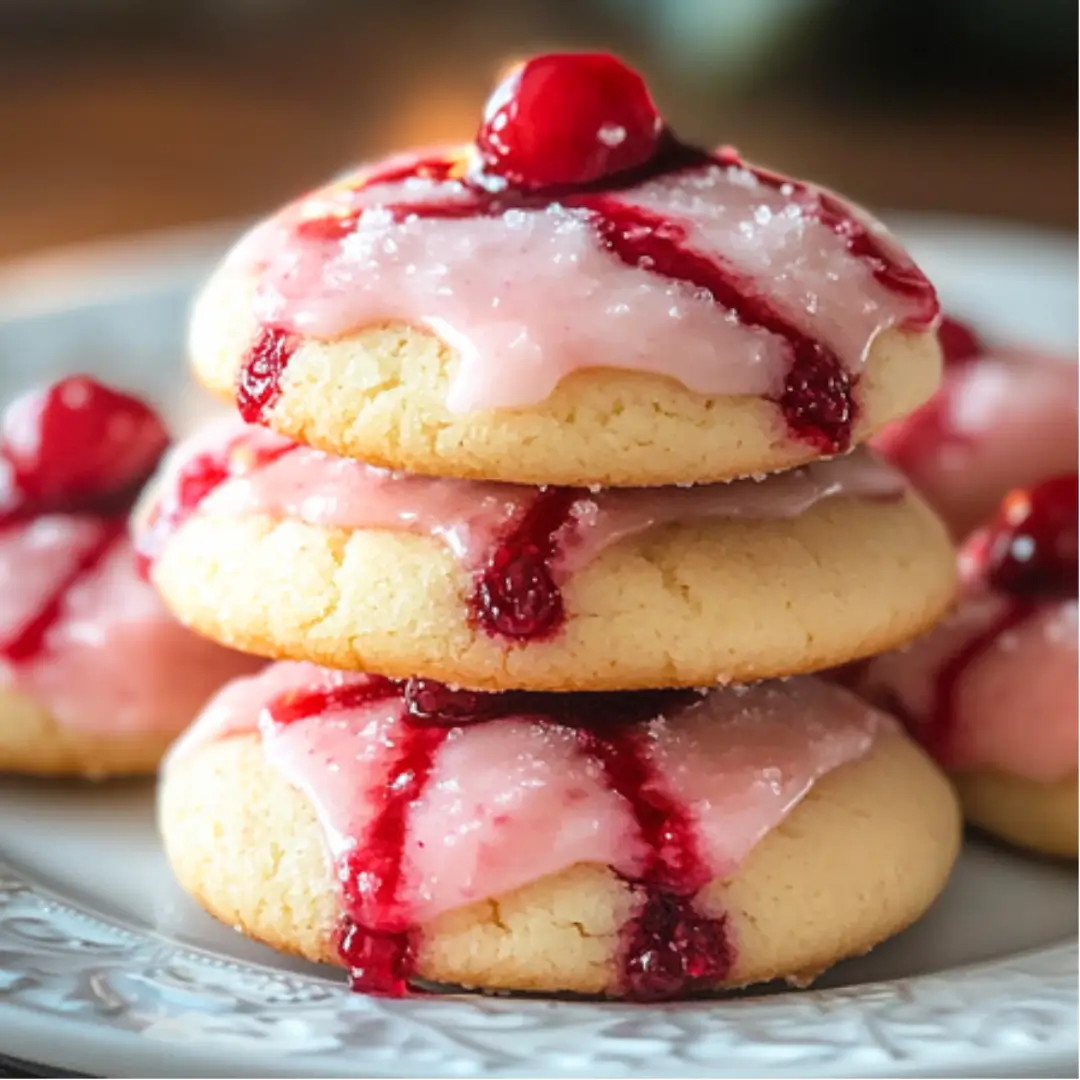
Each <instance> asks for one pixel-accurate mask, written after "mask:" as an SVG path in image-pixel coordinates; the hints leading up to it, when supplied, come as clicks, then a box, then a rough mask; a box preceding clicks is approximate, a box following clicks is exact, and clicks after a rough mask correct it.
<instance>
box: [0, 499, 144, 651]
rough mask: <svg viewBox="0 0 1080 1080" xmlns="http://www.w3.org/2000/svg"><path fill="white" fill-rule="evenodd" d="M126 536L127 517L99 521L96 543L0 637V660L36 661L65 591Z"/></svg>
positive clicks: (103, 558) (122, 515) (99, 562)
mask: <svg viewBox="0 0 1080 1080" xmlns="http://www.w3.org/2000/svg"><path fill="white" fill-rule="evenodd" d="M126 535H127V515H126V514H121V515H119V516H118V517H114V518H109V519H105V520H103V521H102V531H101V535H100V536H99V537H98V539H97V540H96V541H95V542H94V543H93V544H91V545H90V547H88V548H87V549H86V551H85V552H83V554H82V556H81V557H80V558H79V559H78V560H76V562H75V564H74V566H72V568H71V570H70V571H69V572H68V573H67V574H66V575H65V576H64V577H63V578H62V579H61V580H60V581H59V582H58V583H57V585H56V586H55V587H54V588H53V590H52V591H51V592H49V593H48V594H47V595H46V596H45V597H44V598H43V599H42V601H41V604H40V606H39V607H38V609H37V611H36V612H34V614H33V615H32V616H31V617H30V618H29V619H27V620H26V622H24V623H22V624H21V625H20V626H18V627H17V628H16V629H15V631H14V632H13V633H11V634H10V635H9V636H8V637H6V638H5V637H0V659H3V660H6V661H7V662H8V663H10V664H25V663H28V662H30V661H32V660H34V659H36V658H37V657H39V656H40V655H41V654H42V653H43V652H44V651H45V649H46V638H47V637H48V633H49V631H50V630H51V629H52V628H53V627H54V626H55V625H56V624H57V622H58V621H59V619H60V616H61V615H62V614H63V610H64V600H65V598H66V597H67V594H68V591H69V590H70V589H71V588H72V587H73V586H74V585H75V584H76V583H77V582H79V581H81V580H82V579H83V578H84V577H86V576H87V575H89V574H91V573H93V572H94V570H95V569H96V568H97V567H98V566H100V565H101V563H102V562H104V560H105V558H106V557H107V556H108V554H109V552H110V551H111V550H112V549H113V547H114V546H115V545H116V544H117V543H119V542H120V541H121V540H122V539H123V538H124V537H125V536H126Z"/></svg>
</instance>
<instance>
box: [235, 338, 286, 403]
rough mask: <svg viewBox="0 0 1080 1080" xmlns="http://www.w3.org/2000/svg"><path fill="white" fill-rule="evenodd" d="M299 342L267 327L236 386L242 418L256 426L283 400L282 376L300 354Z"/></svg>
mask: <svg viewBox="0 0 1080 1080" xmlns="http://www.w3.org/2000/svg"><path fill="white" fill-rule="evenodd" d="M298 344H299V339H298V338H297V337H296V336H295V335H294V334H287V333H285V332H284V331H283V330H275V329H274V328H273V327H269V326H267V327H263V329H261V330H260V331H259V335H258V337H257V338H256V339H255V341H254V343H253V344H252V345H251V347H250V348H249V349H248V351H247V354H246V355H245V357H244V361H243V364H242V365H241V367H240V378H239V381H238V382H237V384H236V407H237V409H239V411H240V415H241V416H242V417H243V418H244V419H245V420H246V421H247V422H248V423H249V424H255V423H258V422H259V421H261V420H264V419H265V418H266V414H267V412H268V411H269V410H270V409H272V408H273V407H274V405H275V404H276V403H277V400H278V398H280V397H281V376H282V373H283V372H284V371H285V368H286V366H287V365H288V363H289V361H290V360H291V359H292V355H293V353H294V352H296V347H297V345H298Z"/></svg>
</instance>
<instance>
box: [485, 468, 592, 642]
mask: <svg viewBox="0 0 1080 1080" xmlns="http://www.w3.org/2000/svg"><path fill="white" fill-rule="evenodd" d="M582 495H583V492H582V491H581V490H580V489H578V488H559V487H550V488H544V489H543V490H542V491H540V492H538V493H537V495H536V498H534V499H533V501H532V503H531V504H530V505H529V507H528V508H527V509H526V511H525V513H524V514H523V515H522V516H521V518H520V520H519V521H517V522H516V523H514V524H513V525H512V526H511V528H510V529H509V531H508V532H507V533H506V534H505V535H504V536H503V537H502V539H501V540H500V541H499V542H498V543H497V544H496V546H495V549H494V551H492V553H491V555H490V556H489V557H488V558H487V559H486V561H485V563H484V565H483V566H482V567H481V569H480V570H479V572H478V573H477V575H476V587H475V589H474V591H473V595H472V597H471V600H470V606H471V608H472V616H473V620H474V621H475V622H476V623H477V624H478V625H479V626H481V627H482V628H483V629H484V630H486V631H487V632H488V633H489V634H492V635H497V636H500V637H507V638H510V639H511V640H514V641H536V640H540V639H542V638H545V637H549V636H550V635H552V634H554V633H555V632H556V631H557V630H558V629H559V627H560V626H561V625H562V622H563V618H564V616H565V609H564V607H563V598H562V592H561V591H560V589H559V587H558V585H557V584H556V583H555V579H554V576H553V567H554V563H555V560H556V558H557V556H558V555H559V553H560V551H561V544H560V541H565V540H567V539H569V537H568V535H567V533H568V531H569V529H570V527H571V525H572V522H573V515H572V511H573V507H574V503H575V502H576V501H577V500H578V499H579V498H580V497H581V496H582Z"/></svg>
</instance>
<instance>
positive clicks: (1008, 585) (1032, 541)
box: [921, 474, 1077, 764]
mask: <svg viewBox="0 0 1080 1080" xmlns="http://www.w3.org/2000/svg"><path fill="white" fill-rule="evenodd" d="M969 543H970V544H972V545H974V547H975V557H976V559H977V565H978V569H979V573H980V574H982V575H983V577H984V578H985V580H986V582H987V584H988V585H989V587H990V588H991V589H993V590H994V591H995V592H997V593H999V594H1003V595H1005V596H1006V597H1008V604H1007V605H1006V606H1005V608H1004V610H1003V611H1002V612H1001V614H1000V615H999V616H998V617H997V618H996V619H995V620H994V621H993V622H991V624H990V625H989V626H987V627H986V628H985V629H984V630H983V631H982V632H981V633H979V634H977V635H976V636H975V637H974V638H972V639H971V640H970V641H968V642H967V643H966V644H965V645H964V646H963V648H961V649H960V650H959V651H958V652H956V653H955V654H954V655H953V656H951V657H949V659H948V660H947V661H946V662H945V663H944V664H943V665H942V667H941V668H940V670H939V671H938V673H937V678H936V681H935V686H934V703H933V708H932V710H931V713H930V718H929V721H928V723H927V724H926V726H925V728H924V729H923V733H922V736H921V737H922V740H923V742H924V743H925V744H926V746H927V749H928V750H929V751H930V752H931V753H932V754H934V755H935V757H936V758H937V759H938V760H939V761H942V762H944V763H945V764H948V763H949V762H950V760H951V757H952V753H951V740H952V732H953V730H954V729H955V727H956V722H955V717H956V713H957V700H958V694H959V688H960V686H961V685H962V681H963V677H964V673H965V672H966V671H967V670H968V668H969V667H970V666H971V665H972V664H973V663H975V662H976V661H977V660H978V659H979V658H980V657H982V656H984V655H985V654H986V653H987V652H988V651H989V650H990V649H992V648H993V647H994V644H995V643H996V642H997V641H998V640H999V639H1000V638H1001V636H1002V635H1003V634H1007V633H1008V632H1009V631H1010V630H1012V629H1014V628H1015V627H1017V626H1020V625H1021V624H1022V623H1024V622H1025V621H1026V620H1027V619H1029V618H1030V617H1031V616H1033V615H1035V614H1036V613H1037V612H1038V611H1039V610H1040V608H1041V607H1042V605H1043V603H1045V602H1046V601H1052V600H1067V599H1070V598H1074V597H1076V595H1077V477H1076V475H1075V474H1073V475H1071V476H1058V477H1054V478H1053V479H1051V480H1047V481H1045V482H1043V483H1041V484H1039V485H1037V486H1035V487H1033V488H1027V489H1018V490H1016V491H1012V492H1010V493H1009V494H1008V495H1007V496H1006V497H1005V499H1004V500H1003V501H1002V503H1001V506H1000V508H999V509H998V514H997V517H996V518H995V520H994V521H993V523H992V524H991V525H990V527H989V528H988V529H987V530H985V531H984V532H983V533H981V534H979V535H977V536H976V537H975V538H973V539H972V540H971V541H970V542H969Z"/></svg>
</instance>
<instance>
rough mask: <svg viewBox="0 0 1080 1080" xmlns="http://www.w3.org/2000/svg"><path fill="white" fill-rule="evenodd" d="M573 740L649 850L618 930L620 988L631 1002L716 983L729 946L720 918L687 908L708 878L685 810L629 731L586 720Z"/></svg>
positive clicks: (727, 958)
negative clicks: (634, 906) (636, 898)
mask: <svg viewBox="0 0 1080 1080" xmlns="http://www.w3.org/2000/svg"><path fill="white" fill-rule="evenodd" d="M577 737H578V743H579V745H580V746H581V749H582V750H583V751H584V752H585V753H586V754H588V755H589V756H590V757H591V758H593V760H594V761H596V762H597V764H598V765H600V767H601V768H602V769H603V770H604V776H605V778H606V780H607V783H608V786H609V787H610V788H611V789H612V790H613V791H615V792H617V793H618V794H619V795H620V796H621V797H622V798H623V799H624V800H625V801H626V803H627V805H628V806H629V808H630V811H631V813H632V814H633V815H634V821H635V822H636V824H637V827H638V832H639V835H640V837H641V839H642V840H643V841H644V842H645V844H646V847H647V851H648V855H647V861H646V864H645V867H644V869H643V870H642V872H641V874H640V875H639V876H638V877H636V878H634V879H632V880H631V882H630V884H632V885H633V886H635V887H636V888H637V889H638V890H639V892H640V903H639V906H638V910H637V912H636V913H635V915H634V916H633V918H632V919H631V920H630V922H629V923H628V924H627V925H626V926H624V927H623V931H622V948H621V953H620V962H621V972H620V982H621V989H622V992H623V993H624V994H625V995H626V996H627V997H628V998H630V999H631V1000H634V1001H659V1000H664V999H667V998H673V997H681V996H684V995H686V994H689V993H693V992H694V991H695V990H702V989H705V988H708V987H710V986H715V985H716V984H717V983H718V982H720V981H721V980H722V979H723V978H724V977H725V975H726V974H727V972H728V971H729V970H730V968H731V963H732V960H733V951H732V947H731V943H730V941H729V939H728V934H727V927H726V919H724V918H719V919H714V918H709V917H707V916H705V915H702V914H700V913H699V912H698V911H697V910H696V909H695V907H694V896H695V894H696V893H697V892H698V891H699V890H700V889H701V888H703V887H704V886H705V885H706V884H708V882H709V880H710V878H711V876H712V875H711V874H710V872H709V868H708V867H707V866H706V865H705V863H704V861H703V860H702V858H701V855H700V854H699V852H698V844H697V836H696V829H695V826H694V823H693V820H692V819H691V817H690V814H689V812H688V810H687V809H686V807H684V806H681V805H680V804H679V803H677V802H676V801H675V800H673V799H672V798H670V796H668V795H667V794H666V793H665V792H664V790H663V787H662V785H661V783H660V778H659V777H658V776H657V775H656V771H655V769H654V768H653V766H652V764H651V762H650V761H649V759H648V757H647V755H646V754H645V753H644V750H643V747H642V745H641V743H640V737H639V734H638V732H637V730H635V729H634V728H632V727H629V728H628V727H626V726H625V725H622V724H616V723H605V724H602V725H599V726H594V725H591V724H587V725H585V726H581V727H579V728H578V729H577Z"/></svg>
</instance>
